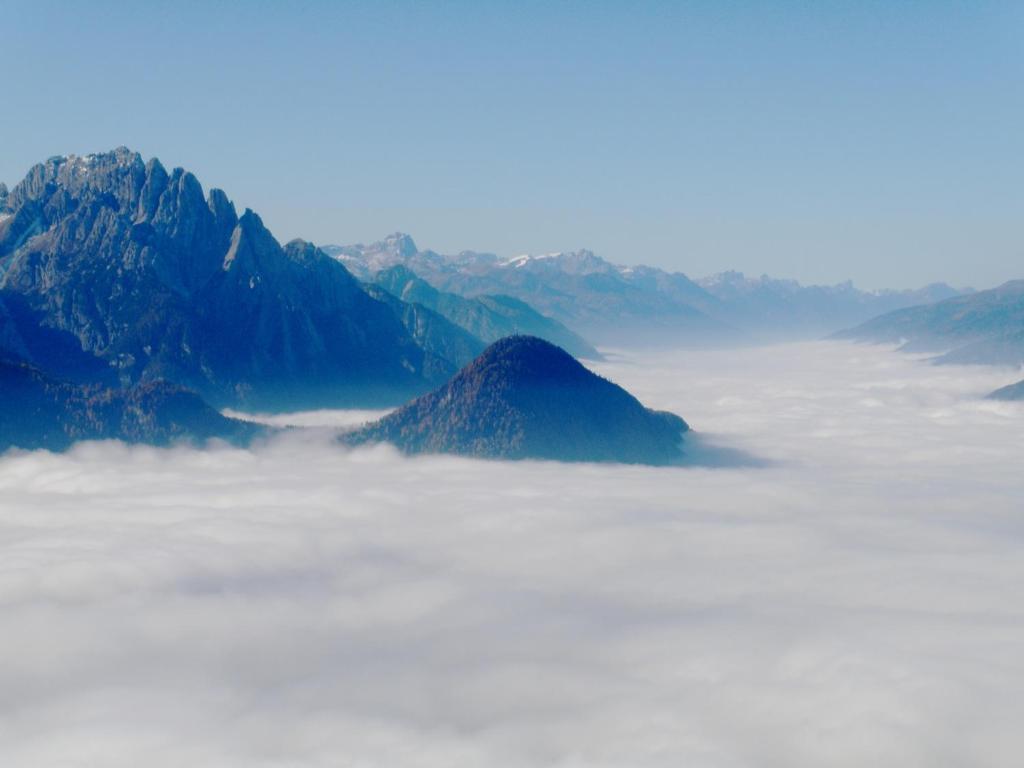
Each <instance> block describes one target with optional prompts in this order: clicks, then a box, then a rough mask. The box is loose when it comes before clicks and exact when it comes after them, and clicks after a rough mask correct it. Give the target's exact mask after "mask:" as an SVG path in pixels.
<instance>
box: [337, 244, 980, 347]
mask: <svg viewBox="0 0 1024 768" xmlns="http://www.w3.org/2000/svg"><path fill="white" fill-rule="evenodd" d="M324 250H325V251H326V252H327V253H329V254H330V255H332V256H334V257H335V258H337V259H339V260H341V261H342V263H344V264H345V265H346V266H347V267H348V268H349V269H350V270H351V271H352V272H353V274H355V275H357V276H358V277H359V278H360V279H362V280H372V279H374V276H375V275H376V274H378V273H380V272H382V271H386V270H388V269H391V268H394V267H396V266H404V267H406V268H408V269H409V270H411V271H412V272H413V273H415V274H416V275H417V276H418V277H420V278H422V279H424V280H426V281H427V282H428V283H430V284H431V285H432V286H434V287H435V288H437V289H439V290H441V291H446V292H450V293H456V294H459V295H462V296H465V297H475V296H479V295H482V294H488V293H491V294H493V293H500V294H507V295H511V296H514V297H515V298H518V299H520V300H522V301H525V302H526V303H528V304H529V305H530V306H532V307H534V308H536V309H537V310H539V311H541V312H542V313H544V314H546V315H548V316H550V317H553V318H555V319H557V320H558V321H560V322H562V323H563V324H565V325H566V326H568V327H569V328H571V329H573V330H575V331H577V332H579V333H581V334H582V335H584V336H585V337H588V338H592V339H594V340H596V341H598V342H600V343H611V344H629V343H636V342H637V341H638V340H640V339H642V340H643V341H645V342H650V341H669V342H672V341H681V342H685V343H697V344H711V345H714V344H721V343H735V342H749V341H773V340H780V339H787V338H819V337H821V336H823V335H826V334H828V333H832V332H835V331H837V330H839V329H841V328H844V327H848V326H850V325H852V324H855V323H859V322H863V321H864V320H867V319H869V318H871V317H874V316H876V315H879V314H882V313H885V312H888V311H891V310H893V309H898V308H901V307H907V306H913V305H917V304H922V303H929V302H933V301H937V300H942V299H945V298H949V297H951V296H955V295H959V293H960V291H958V290H956V289H954V288H952V287H950V286H948V285H945V284H941V283H939V284H934V285H931V286H927V287H925V288H923V289H920V290H909V291H861V290H858V289H857V288H855V287H854V286H853V285H852V284H851V283H841V284H839V285H835V286H803V285H800V284H799V283H797V282H796V281H793V280H776V279H772V278H768V277H767V276H764V277H761V278H754V279H751V278H747V277H745V276H744V275H743V274H742V273H739V272H723V273H720V274H718V275H714V276H711V277H707V278H702V279H700V280H692V279H690V278H689V277H687V276H686V275H685V274H683V273H681V272H667V271H665V270H662V269H658V268H655V267H647V266H618V265H614V264H612V263H610V262H608V261H606V260H604V259H602V258H601V257H599V256H597V255H595V254H594V253H593V252H591V251H588V250H580V251H572V252H556V253H546V254H539V255H522V256H516V257H513V258H505V259H503V258H500V257H498V256H496V255H495V254H491V253H478V252H474V251H463V252H461V253H458V254H454V255H442V254H439V253H437V252H435V251H430V250H420V249H419V248H418V247H417V245H416V243H415V242H414V241H413V239H412V238H411V237H409V236H408V235H405V234H402V233H395V234H393V235H391V236H389V237H387V238H385V239H384V240H382V241H380V242H377V243H371V244H369V245H350V246H325V247H324Z"/></svg>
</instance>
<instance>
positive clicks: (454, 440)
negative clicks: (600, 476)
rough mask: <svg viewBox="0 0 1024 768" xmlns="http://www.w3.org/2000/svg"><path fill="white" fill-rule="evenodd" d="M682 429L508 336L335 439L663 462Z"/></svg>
mask: <svg viewBox="0 0 1024 768" xmlns="http://www.w3.org/2000/svg"><path fill="white" fill-rule="evenodd" d="M688 429H689V427H688V426H687V424H686V422H685V421H683V419H681V418H679V417H678V416H676V415H674V414H671V413H665V412H660V411H652V410H650V409H648V408H645V407H644V406H643V405H641V404H640V402H639V401H637V399H636V398H635V397H633V396H632V395H630V394H629V393H628V392H626V391H625V390H624V389H622V388H621V387H619V386H617V385H615V384H612V383H611V382H610V381H607V380H606V379H603V378H601V377H600V376H597V375H596V374H594V373H591V372H590V371H588V370H587V369H586V368H585V367H584V366H583V365H581V364H580V363H579V362H578V361H577V360H575V359H574V358H573V357H572V356H571V355H569V354H568V353H567V352H565V351H564V350H562V349H560V348H558V347H556V346H555V345H553V344H550V343H549V342H546V341H544V340H543V339H538V338H535V337H530V336H509V337H506V338H504V339H501V340H500V341H497V342H495V343H494V344H492V345H491V346H490V347H488V348H487V349H486V350H485V351H484V352H483V354H481V355H480V356H479V357H478V358H477V359H476V360H474V361H473V362H472V363H470V364H469V365H468V366H466V367H465V368H463V369H462V370H461V371H459V373H458V374H457V375H456V376H455V377H454V378H453V379H452V380H451V381H449V382H448V383H447V384H445V385H444V386H443V387H441V388H440V389H438V390H436V391H434V392H431V393H430V394H427V395H423V396H422V397H420V398H418V399H416V400H414V401H413V402H411V403H409V404H408V405H406V406H404V407H402V408H400V409H399V410H397V411H395V412H394V413H391V414H389V415H388V416H385V417H384V418H383V419H381V420H380V421H378V422H375V423H373V424H370V425H368V426H366V427H364V428H362V429H360V430H357V431H355V432H353V433H351V434H349V435H347V436H346V437H345V438H344V439H345V441H346V442H348V443H350V444H356V445H358V444H362V443H368V442H381V441H383V442H389V443H393V444H394V445H396V446H398V447H399V448H400V449H402V450H403V451H405V452H407V453H457V454H463V455H467V456H476V457H483V458H501V459H551V460H558V461H613V462H625V463H634V464H655V465H658V464H673V463H677V462H678V461H680V459H681V458H682V455H683V446H682V443H683V435H684V433H685V432H686V431H687V430H688Z"/></svg>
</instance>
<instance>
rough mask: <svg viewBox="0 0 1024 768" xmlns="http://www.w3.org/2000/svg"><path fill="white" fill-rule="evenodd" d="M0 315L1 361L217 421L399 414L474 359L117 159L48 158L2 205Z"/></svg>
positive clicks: (251, 229) (160, 173) (295, 250)
mask: <svg viewBox="0 0 1024 768" xmlns="http://www.w3.org/2000/svg"><path fill="white" fill-rule="evenodd" d="M0 305H2V307H3V309H0V326H3V327H5V328H6V330H5V331H3V333H2V334H0V343H3V344H4V345H5V348H4V349H5V351H6V354H7V356H8V357H12V356H13V357H15V358H17V359H21V360H23V361H24V362H26V363H29V364H32V365H35V366H37V367H39V368H40V370H41V371H42V372H43V373H44V374H47V375H54V376H56V377H57V378H60V379H72V380H75V379H77V380H87V381H102V382H103V383H106V384H112V383H113V384H117V385H119V386H131V385H134V384H137V383H140V382H146V381H155V380H167V381H171V382H173V383H175V384H177V385H180V386H184V387H187V388H189V389H192V390H194V391H196V392H197V393H199V394H200V395H201V396H202V397H203V398H204V399H205V400H207V401H208V402H209V403H211V404H212V405H214V406H216V407H218V408H220V407H224V406H231V407H236V408H250V409H262V410H285V409H298V408H313V407H326V406H340V405H371V404H392V403H396V402H401V401H402V400H404V399H407V398H408V397H410V396H413V395H416V394H419V393H421V392H424V391H427V390H428V389H430V388H431V387H433V386H436V385H437V384H439V383H440V382H442V381H445V380H446V379H447V378H449V377H450V376H451V375H452V374H453V373H454V372H455V371H456V370H457V369H458V367H459V366H460V365H462V364H463V363H464V362H465V361H466V359H468V358H471V357H472V355H473V354H475V353H476V352H478V351H479V349H480V348H481V346H482V344H480V343H477V342H470V341H469V340H467V339H466V338H464V337H460V338H459V339H454V338H452V339H448V338H447V336H449V335H451V334H452V333H453V326H452V325H451V324H450V323H443V324H442V322H441V321H440V318H435V319H434V320H433V322H434V325H435V327H433V328H432V329H430V330H429V332H425V333H424V334H422V335H421V336H420V341H419V342H418V341H417V338H415V337H414V335H415V334H414V333H411V332H410V330H409V325H408V324H409V323H410V322H413V323H415V322H417V321H416V320H415V318H412V317H409V316H408V315H409V314H410V313H409V312H408V310H407V308H406V307H405V306H404V304H398V305H396V304H395V303H394V302H392V301H384V300H381V298H380V297H379V296H377V297H375V296H373V295H371V294H370V293H368V292H367V291H366V290H364V288H363V286H362V285H361V284H360V283H359V281H358V280H356V279H355V278H354V277H353V276H352V275H351V274H349V272H348V271H347V270H346V269H345V268H344V267H343V266H342V265H341V264H340V263H339V262H338V261H337V260H335V259H332V258H330V257H328V256H327V255H325V254H324V253H323V252H321V251H320V250H318V249H317V248H315V247H314V246H312V245H311V244H309V243H306V242H303V241H299V240H297V241H293V242H290V243H288V244H287V245H285V246H284V247H282V246H281V245H280V244H279V243H278V241H277V240H275V239H274V237H273V235H271V233H270V232H269V231H268V230H267V229H266V227H265V226H264V225H263V222H262V221H261V219H260V217H259V216H258V215H257V214H255V213H254V212H252V211H251V210H248V209H246V210H245V211H244V212H243V213H242V215H241V216H239V215H237V214H236V212H235V208H234V205H233V204H232V203H231V202H230V200H228V198H227V196H226V195H225V194H224V192H222V191H221V190H219V189H211V190H210V192H209V194H208V195H204V193H203V189H202V187H201V185H200V183H199V181H198V180H197V179H196V178H195V177H194V176H193V175H192V174H191V173H188V172H187V171H185V170H183V169H181V168H176V169H174V170H172V171H170V172H168V171H167V170H165V169H164V167H163V166H162V165H161V164H160V162H159V161H158V160H156V159H153V160H150V161H149V162H143V160H142V158H141V156H140V155H138V154H137V153H134V152H131V151H129V150H127V149H124V148H120V149H117V150H115V151H113V152H109V153H103V154H97V155H88V156H84V157H78V156H74V155H72V156H67V157H54V158H51V159H50V160H48V161H46V162H45V163H41V164H39V165H36V166H35V167H33V168H32V169H31V170H30V171H29V172H28V174H27V176H26V177H25V179H24V180H23V181H22V182H20V183H19V184H18V185H17V186H15V187H14V188H13V189H12V190H10V192H9V193H6V194H4V195H3V197H2V198H0ZM411 314H413V315H415V314H416V312H413V313H411ZM44 337H45V338H44ZM428 340H429V343H428ZM43 342H45V343H43ZM58 347H61V348H66V349H68V350H71V351H72V352H73V354H72V355H71V356H70V357H68V356H64V355H59V354H56V353H55V352H54V350H55V349H57V348H58ZM464 347H466V348H465V349H463V348H464ZM449 350H458V351H457V352H452V356H451V358H448V357H446V356H445V354H447V353H448V352H449Z"/></svg>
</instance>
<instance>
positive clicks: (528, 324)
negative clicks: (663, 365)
mask: <svg viewBox="0 0 1024 768" xmlns="http://www.w3.org/2000/svg"><path fill="white" fill-rule="evenodd" d="M374 282H375V283H376V284H377V285H380V286H382V287H383V288H384V289H385V290H387V291H389V292H390V293H392V294H394V295H395V296H397V297H399V298H400V299H402V300H403V301H407V302H414V303H417V304H422V305H423V306H425V307H429V308H430V309H432V310H434V311H435V312H438V313H439V314H441V315H443V316H444V317H446V318H447V319H448V320H450V321H451V322H453V323H455V324H456V325H459V326H461V327H462V328H465V329H466V330H467V331H469V332H470V333H472V334H473V335H474V336H476V337H478V338H480V339H483V340H484V341H485V342H492V341H497V340H498V339H500V338H503V337H505V336H513V335H517V334H524V335H529V336H537V337H538V338H541V339H545V340H546V341H550V342H551V343H552V344H555V345H556V346H559V347H562V348H563V349H565V350H566V351H567V352H569V354H571V355H573V356H574V357H584V358H589V359H591V360H599V359H601V354H600V353H599V352H598V351H597V350H596V349H594V347H592V346H591V345H590V344H588V343H587V342H586V341H585V340H584V339H583V338H581V337H580V336H579V335H577V334H575V333H573V332H572V331H570V330H569V329H568V328H566V327H565V326H564V325H563V324H562V323H560V322H558V321H557V320H553V319H552V318H550V317H545V316H544V315H542V314H540V313H539V312H537V311H536V310H534V309H533V308H532V307H531V306H530V305H528V304H526V303H525V302H523V301H520V300H519V299H515V298H513V297H511V296H502V295H495V296H491V295H486V294H484V295H481V296H476V297H474V298H472V299H467V298H464V297H462V296H459V295H457V294H454V293H445V292H443V291H439V290H437V289H436V288H434V287H433V286H431V285H430V284H429V283H428V282H427V281H426V280H421V279H420V278H418V277H417V276H416V275H415V274H414V273H413V272H412V271H411V270H410V269H409V268H408V267H406V266H404V265H401V264H399V265H396V266H393V267H390V268H388V269H385V270H382V271H380V272H378V273H377V274H376V275H375V276H374Z"/></svg>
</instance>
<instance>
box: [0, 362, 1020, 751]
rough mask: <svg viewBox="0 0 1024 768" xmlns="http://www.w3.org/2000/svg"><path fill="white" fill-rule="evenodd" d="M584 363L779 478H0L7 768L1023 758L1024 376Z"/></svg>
mask: <svg viewBox="0 0 1024 768" xmlns="http://www.w3.org/2000/svg"><path fill="white" fill-rule="evenodd" d="M600 370H601V372H602V373H604V374H606V375H608V376H610V377H611V378H613V380H616V381H618V382H619V383H622V384H623V385H625V386H627V387H628V388H629V389H631V390H632V391H634V392H636V393H637V394H638V395H640V396H641V397H642V399H643V400H644V401H645V402H647V403H648V404H650V405H653V406H657V407H668V408H672V409H674V410H676V411H677V412H679V413H680V414H681V415H683V416H684V417H686V418H687V419H688V420H689V421H690V422H691V424H692V425H693V426H694V427H695V429H696V430H698V432H700V433H702V434H703V435H705V436H706V437H705V439H709V440H710V441H711V442H716V441H717V442H719V443H722V444H725V445H727V446H731V447H734V448H738V449H742V450H744V451H747V452H749V453H752V454H754V455H756V456H759V457H762V458H765V459H769V460H771V462H772V463H771V464H770V465H769V466H767V467H763V468H749V467H740V468H724V469H711V468H691V469H648V468H639V467H611V466H588V465H578V466H567V465H558V464H546V463H531V462H524V463H514V464H502V463H495V462H477V461H469V460H463V459H456V458H441V457H429V458H418V459H405V458H401V457H399V456H398V455H397V454H396V453H395V452H393V451H392V450H390V449H388V448H386V447H375V448H371V449H366V450H360V451H356V452H346V451H344V450H342V449H340V448H337V447H335V446H333V445H331V444H330V442H329V438H328V436H327V435H326V434H325V433H324V432H313V433H295V434H287V435H284V436H282V437H280V438H278V439H275V440H273V441H271V442H270V443H268V444H266V445H263V446H260V447H259V448H257V449H255V450H253V451H239V450H234V449H230V448H223V447H222V448H214V449H211V450H207V451H194V450H190V449H184V448H182V449H171V450H157V449H149V448H127V447H125V446H122V445H119V444H116V443H93V444H84V445H80V446H78V447H77V448H75V449H74V450H73V451H71V452H70V453H68V454H66V455H62V456H56V455H51V454H46V453H31V454H18V455H11V456H8V457H6V458H4V459H2V460H0V553H2V557H0V615H2V616H3V631H2V632H0V733H2V738H0V764H3V765H12V766H13V765H18V766H21V765H31V766H34V767H35V766H72V765H74V766H94V765H102V766H111V767H117V766H138V765H146V766H147V767H152V768H162V767H163V766H167V767H168V768H170V767H171V766H174V767H175V768H176V767H177V766H181V765H189V766H218V767H219V766H256V767H259V768H263V767H269V766H274V767H275V768H278V767H283V766H331V767H332V768H333V767H334V766H396V765H401V766H480V765H488V766H534V765H544V766H548V765H555V766H621V765H630V766H672V767H673V768H675V767H676V766H679V765H687V766H752V765H756V766H780V767H781V766H787V767H788V766H820V765H830V766H857V767H858V768H860V767H861V766H864V765H886V766H887V765H893V766H900V768H906V767H907V766H918V765H919V766H929V767H930V766H942V765H951V766H952V765H993V766H997V765H1011V764H1016V762H1017V760H1018V759H1019V754H1020V740H1019V723H1020V722H1024V699H1022V697H1021V696H1020V690H1021V688H1022V687H1024V652H1022V651H1021V649H1022V648H1024V604H1022V603H1021V601H1020V595H1021V593H1022V591H1024V557H1022V555H1024V552H1022V550H1024V518H1022V517H1021V514H1020V513H1021V509H1022V507H1021V502H1020V498H1021V497H1024V480H1022V479H1021V477H1022V476H1021V474H1020V456H1021V455H1022V450H1024V407H1021V406H1019V405H1014V404H1007V403H990V402H982V401H980V400H978V399H977V397H978V396H979V395H982V394H984V393H985V392H987V391H989V390H991V389H993V388H995V387H996V386H998V385H1000V384H1005V383H1008V382H1009V381H1011V380H1012V379H1013V378H1014V376H1015V375H1017V374H1015V373H1014V372H1010V371H1000V370H997V369H969V368H938V367H932V366H928V365H924V364H922V363H919V362H917V361H914V360H912V359H910V358H906V357H902V356H899V355H896V354H893V353H890V352H887V351H885V350H879V349H877V348H871V347H855V346H847V345H838V344H836V345H830V344H807V345H795V346H786V347H774V348H766V349H755V350H744V351H731V352H699V353H695V352H686V353H680V354H678V355H674V356H665V357H662V358H658V359H655V358H647V359H643V360H636V359H624V360H619V361H616V362H612V363H607V364H604V365H602V366H600ZM1017 377H1018V378H1019V375H1017ZM330 418H331V419H333V420H334V421H333V422H332V423H334V424H338V423H345V422H346V420H347V417H341V419H340V420H339V419H337V418H336V417H335V416H333V415H332V416H330ZM314 420H315V419H314ZM307 423H308V422H307Z"/></svg>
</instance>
